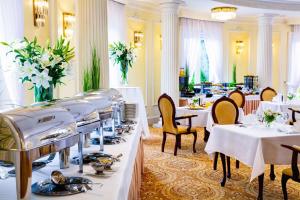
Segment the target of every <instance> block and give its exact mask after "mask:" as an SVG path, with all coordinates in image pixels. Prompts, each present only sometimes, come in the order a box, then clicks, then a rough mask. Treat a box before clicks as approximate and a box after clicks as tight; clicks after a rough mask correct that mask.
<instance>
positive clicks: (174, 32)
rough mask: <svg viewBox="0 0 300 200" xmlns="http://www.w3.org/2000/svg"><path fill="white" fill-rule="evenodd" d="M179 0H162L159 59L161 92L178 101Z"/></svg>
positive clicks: (176, 102) (176, 103) (175, 101)
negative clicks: (160, 55) (160, 56)
mask: <svg viewBox="0 0 300 200" xmlns="http://www.w3.org/2000/svg"><path fill="white" fill-rule="evenodd" d="M181 3H182V1H179V0H162V1H161V2H160V6H161V28H162V60H161V93H167V94H168V95H170V96H171V97H172V99H173V100H174V103H175V105H178V103H179V102H178V101H179V80H178V77H179V66H178V64H179V63H178V60H179V59H178V56H179V55H178V46H179V45H178V43H179V38H178V36H179V33H178V31H179V29H178V25H179V23H178V21H179V20H178V7H179V5H180V4H181Z"/></svg>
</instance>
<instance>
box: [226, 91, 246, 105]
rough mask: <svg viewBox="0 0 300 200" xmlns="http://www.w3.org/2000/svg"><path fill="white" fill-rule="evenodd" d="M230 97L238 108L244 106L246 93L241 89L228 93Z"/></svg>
mask: <svg viewBox="0 0 300 200" xmlns="http://www.w3.org/2000/svg"><path fill="white" fill-rule="evenodd" d="M228 98H230V99H232V100H233V101H234V103H235V104H236V105H237V107H238V108H244V106H245V95H244V93H242V92H241V91H240V90H238V89H236V90H234V91H232V92H230V94H229V95H228Z"/></svg>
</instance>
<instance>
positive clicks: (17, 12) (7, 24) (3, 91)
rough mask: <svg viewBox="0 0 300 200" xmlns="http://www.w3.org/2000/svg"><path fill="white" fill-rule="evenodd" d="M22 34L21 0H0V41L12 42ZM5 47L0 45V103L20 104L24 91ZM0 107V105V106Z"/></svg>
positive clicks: (19, 38)
mask: <svg viewBox="0 0 300 200" xmlns="http://www.w3.org/2000/svg"><path fill="white" fill-rule="evenodd" d="M23 36H24V13H23V1H22V0H9V1H7V0H0V41H5V42H8V43H10V42H13V41H16V40H21V39H22V38H23ZM6 52H7V49H6V48H5V47H3V46H2V45H0V105H2V108H3V105H6V104H16V105H22V104H23V99H24V91H23V87H22V85H21V83H20V82H19V80H18V77H17V75H16V72H15V64H14V63H13V62H12V59H11V55H8V56H7V55H6ZM0 109H1V107H0Z"/></svg>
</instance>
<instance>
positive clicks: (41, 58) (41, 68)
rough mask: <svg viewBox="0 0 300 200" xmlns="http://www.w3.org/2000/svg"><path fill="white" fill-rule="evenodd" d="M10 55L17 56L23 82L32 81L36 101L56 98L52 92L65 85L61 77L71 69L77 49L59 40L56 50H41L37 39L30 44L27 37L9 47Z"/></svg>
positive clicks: (55, 46) (19, 72) (48, 48)
mask: <svg viewBox="0 0 300 200" xmlns="http://www.w3.org/2000/svg"><path fill="white" fill-rule="evenodd" d="M1 44H2V45H5V46H7V47H8V48H9V49H10V51H9V52H8V53H10V54H13V55H14V60H13V61H14V62H15V63H16V64H17V73H18V75H19V78H20V79H21V80H22V83H24V82H31V83H32V84H33V87H32V88H31V89H34V96H35V102H40V101H47V100H52V99H53V89H54V88H55V87H56V86H57V85H58V84H62V83H63V82H62V78H63V77H65V76H66V75H67V73H68V71H69V70H70V63H69V62H70V60H71V59H72V58H73V57H74V48H72V47H70V42H69V41H66V40H65V39H64V38H63V37H60V38H59V39H58V40H57V41H56V43H55V45H54V46H53V47H51V46H50V44H48V45H47V47H46V48H43V47H41V46H40V45H39V44H38V42H37V38H34V40H32V41H30V40H28V39H27V38H24V39H23V40H22V41H20V42H13V43H12V44H8V43H6V42H1Z"/></svg>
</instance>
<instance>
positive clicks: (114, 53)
mask: <svg viewBox="0 0 300 200" xmlns="http://www.w3.org/2000/svg"><path fill="white" fill-rule="evenodd" d="M134 49H135V48H134V46H132V45H130V46H128V47H127V46H126V44H124V43H122V42H115V43H113V44H111V45H109V53H110V58H111V59H113V61H114V64H120V71H121V78H122V81H123V82H124V83H127V73H128V68H129V67H130V68H132V65H133V62H134V60H135V58H136V55H135V53H134Z"/></svg>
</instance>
